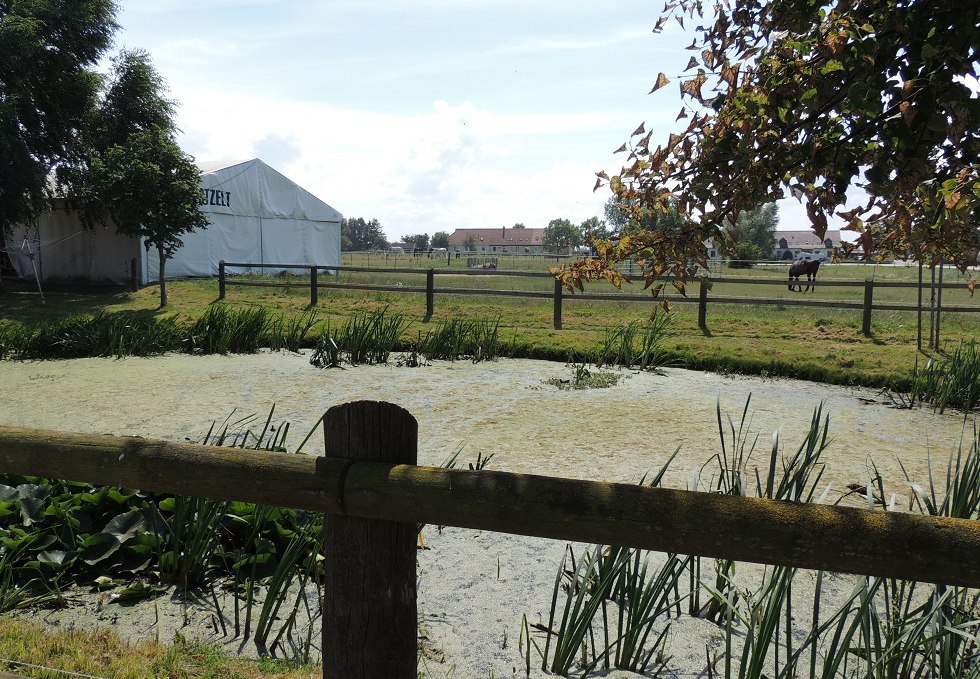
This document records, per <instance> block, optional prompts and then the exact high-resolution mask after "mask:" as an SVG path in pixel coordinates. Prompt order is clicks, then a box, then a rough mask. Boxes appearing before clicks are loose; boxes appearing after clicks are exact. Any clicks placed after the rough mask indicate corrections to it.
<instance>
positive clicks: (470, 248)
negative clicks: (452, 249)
mask: <svg viewBox="0 0 980 679" xmlns="http://www.w3.org/2000/svg"><path fill="white" fill-rule="evenodd" d="M463 249H464V250H466V252H476V237H475V236H474V235H473V234H472V233H468V234H466V238H464V239H463Z"/></svg>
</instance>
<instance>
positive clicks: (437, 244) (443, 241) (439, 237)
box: [432, 231, 449, 248]
mask: <svg viewBox="0 0 980 679" xmlns="http://www.w3.org/2000/svg"><path fill="white" fill-rule="evenodd" d="M432 247H434V248H448V247H449V234H448V233H447V232H445V231H436V232H435V233H434V234H432Z"/></svg>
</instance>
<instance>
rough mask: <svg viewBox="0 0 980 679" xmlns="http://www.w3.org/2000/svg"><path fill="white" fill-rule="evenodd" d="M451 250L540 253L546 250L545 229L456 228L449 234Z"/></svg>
mask: <svg viewBox="0 0 980 679" xmlns="http://www.w3.org/2000/svg"><path fill="white" fill-rule="evenodd" d="M449 250H450V252H496V253H505V252H508V253H518V254H539V253H542V252H545V251H546V250H545V247H544V229H528V228H524V229H514V228H507V227H506V226H502V227H500V228H499V229H456V230H455V231H453V233H452V235H450V236H449Z"/></svg>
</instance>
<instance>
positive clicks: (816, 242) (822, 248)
mask: <svg viewBox="0 0 980 679" xmlns="http://www.w3.org/2000/svg"><path fill="white" fill-rule="evenodd" d="M775 239H776V259H781V260H788V259H797V258H799V256H800V255H802V254H804V253H806V254H811V255H822V256H823V257H825V258H827V259H830V257H831V256H832V255H833V254H834V248H839V247H840V244H841V240H840V231H839V230H834V231H827V233H826V234H825V235H824V239H823V240H820V239H819V238H817V237H816V236H815V235H814V234H813V231H777V232H776V233H775Z"/></svg>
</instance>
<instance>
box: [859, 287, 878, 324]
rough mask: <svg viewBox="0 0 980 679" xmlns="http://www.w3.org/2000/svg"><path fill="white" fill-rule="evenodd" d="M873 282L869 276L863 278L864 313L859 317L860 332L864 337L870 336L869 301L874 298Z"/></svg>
mask: <svg viewBox="0 0 980 679" xmlns="http://www.w3.org/2000/svg"><path fill="white" fill-rule="evenodd" d="M874 293H875V282H874V281H873V280H872V279H870V278H865V279H864V314H863V317H862V319H861V332H863V333H864V336H865V337H871V303H872V300H873V299H874Z"/></svg>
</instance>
